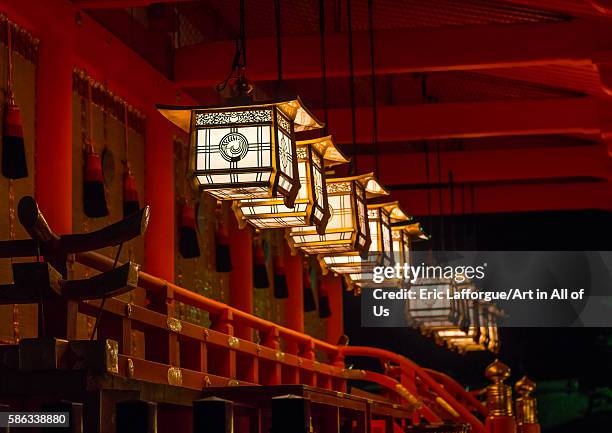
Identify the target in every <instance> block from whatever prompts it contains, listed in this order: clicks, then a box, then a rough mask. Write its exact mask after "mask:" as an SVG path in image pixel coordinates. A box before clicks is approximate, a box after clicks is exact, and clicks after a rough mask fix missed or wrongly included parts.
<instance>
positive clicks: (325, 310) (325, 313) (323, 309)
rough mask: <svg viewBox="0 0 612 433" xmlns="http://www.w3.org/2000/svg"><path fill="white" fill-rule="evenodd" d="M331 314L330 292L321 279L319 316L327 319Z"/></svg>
mask: <svg viewBox="0 0 612 433" xmlns="http://www.w3.org/2000/svg"><path fill="white" fill-rule="evenodd" d="M329 316H331V308H330V307H329V293H328V291H327V287H326V286H325V284H323V282H322V281H321V280H319V317H320V318H321V319H325V318H327V317H329Z"/></svg>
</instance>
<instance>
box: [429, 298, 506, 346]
mask: <svg viewBox="0 0 612 433" xmlns="http://www.w3.org/2000/svg"><path fill="white" fill-rule="evenodd" d="M499 314H500V312H499V310H498V309H497V307H495V305H494V304H491V303H489V302H482V301H470V315H471V319H470V327H469V329H468V330H467V332H464V331H462V330H459V329H451V328H449V329H440V330H438V331H435V337H436V339H437V340H439V341H442V342H444V344H445V345H447V346H448V347H449V348H451V349H455V350H457V351H459V352H461V353H463V352H472V351H482V350H489V351H491V352H493V353H497V352H499V347H500V344H499V333H498V329H497V318H498V316H499Z"/></svg>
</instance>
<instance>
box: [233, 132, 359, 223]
mask: <svg viewBox="0 0 612 433" xmlns="http://www.w3.org/2000/svg"><path fill="white" fill-rule="evenodd" d="M297 161H298V172H299V179H300V184H301V187H300V189H299V191H298V194H297V197H296V199H295V202H294V205H293V208H290V207H287V206H285V204H284V203H283V199H282V198H257V199H251V200H239V201H235V202H234V205H233V208H234V212H235V214H236V218H238V221H239V223H240V226H241V227H244V225H245V224H246V222H249V223H250V224H252V225H254V226H255V227H257V228H259V229H269V228H284V227H296V226H310V225H312V226H315V227H316V228H317V232H318V233H319V234H323V233H325V227H326V226H327V221H328V220H329V206H328V203H327V189H326V184H325V167H330V166H333V165H336V164H343V163H346V162H348V160H347V159H346V157H345V156H344V155H342V153H341V152H340V151H339V150H338V149H337V148H336V147H335V145H334V142H333V140H332V138H331V136H327V137H322V138H316V139H314V140H308V141H298V142H297Z"/></svg>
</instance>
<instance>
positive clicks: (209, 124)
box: [157, 97, 323, 207]
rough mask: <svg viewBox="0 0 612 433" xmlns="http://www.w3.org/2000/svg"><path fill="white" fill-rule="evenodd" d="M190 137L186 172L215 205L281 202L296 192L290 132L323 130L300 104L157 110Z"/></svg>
mask: <svg viewBox="0 0 612 433" xmlns="http://www.w3.org/2000/svg"><path fill="white" fill-rule="evenodd" d="M157 108H158V110H159V111H160V113H161V114H162V115H164V116H165V117H166V118H167V119H168V120H170V121H171V122H172V123H174V124H175V125H177V126H178V127H179V128H181V129H183V130H184V131H185V132H188V133H190V134H191V157H190V172H191V173H193V178H194V181H195V182H196V184H197V185H198V187H199V188H200V189H203V190H205V191H207V192H208V193H210V194H211V195H213V196H214V197H216V198H217V199H219V200H241V199H254V198H270V197H282V198H283V199H284V203H285V204H286V205H287V206H290V207H291V206H293V201H294V200H295V197H296V196H297V193H298V190H299V188H300V182H299V174H298V162H297V155H296V145H295V134H294V133H295V132H299V131H306V130H311V129H317V128H321V127H322V126H323V125H322V124H321V123H320V122H319V121H318V120H317V119H316V118H315V117H314V116H313V115H312V114H310V112H308V110H307V109H306V108H305V107H304V106H303V105H302V102H301V101H300V99H299V98H297V97H296V98H295V99H292V100H287V101H280V102H270V103H253V104H250V105H243V106H233V107H226V106H224V107H173V106H158V107H157Z"/></svg>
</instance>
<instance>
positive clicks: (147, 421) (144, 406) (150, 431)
mask: <svg viewBox="0 0 612 433" xmlns="http://www.w3.org/2000/svg"><path fill="white" fill-rule="evenodd" d="M115 407H116V420H117V421H116V422H117V433H156V432H157V404H156V403H153V402H150V401H144V400H125V401H119V402H117V405H116V406H115Z"/></svg>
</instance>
